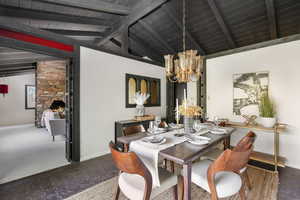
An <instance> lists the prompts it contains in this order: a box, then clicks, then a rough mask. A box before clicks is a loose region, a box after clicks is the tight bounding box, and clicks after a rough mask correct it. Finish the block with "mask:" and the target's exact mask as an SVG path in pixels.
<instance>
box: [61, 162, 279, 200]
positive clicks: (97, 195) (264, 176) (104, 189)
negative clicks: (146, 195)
mask: <svg viewBox="0 0 300 200" xmlns="http://www.w3.org/2000/svg"><path fill="white" fill-rule="evenodd" d="M248 172H249V177H250V179H251V180H250V181H251V183H252V187H253V188H252V190H250V191H249V190H247V191H246V195H247V199H248V200H276V199H277V190H278V184H279V181H278V175H277V174H272V173H269V172H266V171H262V170H258V169H255V168H251V167H249V169H248ZM116 186H117V177H114V178H112V179H109V180H107V181H105V182H102V183H100V184H97V185H95V186H93V187H91V188H89V189H87V190H84V191H82V192H80V193H78V194H76V195H74V196H71V197H69V198H67V199H66V200H110V199H114V194H115V191H116ZM171 199H174V197H173V190H172V189H169V190H167V191H165V192H163V193H161V194H160V195H158V196H157V197H155V198H154V200H171ZM192 199H197V200H198V199H199V200H209V199H210V195H209V193H207V192H206V191H205V190H203V189H201V188H199V187H198V186H196V185H195V184H193V185H192ZM119 200H127V198H126V197H125V196H124V195H123V194H122V193H121V195H120V198H119ZM225 200H239V196H238V195H234V196H232V197H230V198H226V199H225Z"/></svg>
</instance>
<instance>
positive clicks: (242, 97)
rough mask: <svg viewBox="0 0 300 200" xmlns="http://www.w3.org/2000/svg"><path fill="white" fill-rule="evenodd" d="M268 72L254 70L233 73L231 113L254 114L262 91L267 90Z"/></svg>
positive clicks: (256, 111)
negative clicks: (253, 71)
mask: <svg viewBox="0 0 300 200" xmlns="http://www.w3.org/2000/svg"><path fill="white" fill-rule="evenodd" d="M268 88H269V73H268V72H255V73H245V74H234V75H233V114H234V115H242V114H247V115H248V114H250V115H253V114H256V115H258V112H259V101H260V97H261V95H262V94H263V93H265V92H268Z"/></svg>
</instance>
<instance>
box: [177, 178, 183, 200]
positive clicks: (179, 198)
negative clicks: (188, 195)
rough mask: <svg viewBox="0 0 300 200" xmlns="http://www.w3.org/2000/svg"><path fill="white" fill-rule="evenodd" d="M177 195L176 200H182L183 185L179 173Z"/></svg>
mask: <svg viewBox="0 0 300 200" xmlns="http://www.w3.org/2000/svg"><path fill="white" fill-rule="evenodd" d="M177 181H178V182H177V197H178V200H183V192H184V187H183V177H182V176H181V175H178V176H177Z"/></svg>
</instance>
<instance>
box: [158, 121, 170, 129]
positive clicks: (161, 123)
mask: <svg viewBox="0 0 300 200" xmlns="http://www.w3.org/2000/svg"><path fill="white" fill-rule="evenodd" d="M159 128H168V124H167V122H165V121H161V122H160V124H159Z"/></svg>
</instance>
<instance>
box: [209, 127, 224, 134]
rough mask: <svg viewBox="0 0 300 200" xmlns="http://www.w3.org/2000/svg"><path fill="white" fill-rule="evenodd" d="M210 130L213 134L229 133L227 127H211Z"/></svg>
mask: <svg viewBox="0 0 300 200" xmlns="http://www.w3.org/2000/svg"><path fill="white" fill-rule="evenodd" d="M210 132H211V133H212V134H216V135H224V134H226V133H227V131H226V130H225V129H220V128H214V129H211V130H210Z"/></svg>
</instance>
